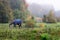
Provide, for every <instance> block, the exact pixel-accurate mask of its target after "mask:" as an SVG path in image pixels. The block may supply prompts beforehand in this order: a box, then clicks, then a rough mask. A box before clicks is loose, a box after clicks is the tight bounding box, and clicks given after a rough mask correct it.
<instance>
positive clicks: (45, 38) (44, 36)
mask: <svg viewBox="0 0 60 40" xmlns="http://www.w3.org/2000/svg"><path fill="white" fill-rule="evenodd" d="M41 40H52V39H51V35H49V34H47V33H43V34H41Z"/></svg>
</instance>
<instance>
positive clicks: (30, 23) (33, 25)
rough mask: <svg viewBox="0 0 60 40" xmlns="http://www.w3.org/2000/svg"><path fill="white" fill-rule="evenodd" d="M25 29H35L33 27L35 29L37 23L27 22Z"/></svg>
mask: <svg viewBox="0 0 60 40" xmlns="http://www.w3.org/2000/svg"><path fill="white" fill-rule="evenodd" d="M25 27H28V28H33V27H35V21H34V20H28V21H27V22H26V25H25Z"/></svg>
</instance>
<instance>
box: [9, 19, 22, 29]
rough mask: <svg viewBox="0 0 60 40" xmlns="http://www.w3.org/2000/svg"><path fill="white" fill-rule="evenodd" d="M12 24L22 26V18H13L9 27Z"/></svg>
mask: <svg viewBox="0 0 60 40" xmlns="http://www.w3.org/2000/svg"><path fill="white" fill-rule="evenodd" d="M12 24H13V25H14V27H16V25H18V26H19V28H20V27H21V26H22V20H21V19H15V20H13V21H12V22H11V23H10V24H9V27H10V26H11V25H12Z"/></svg>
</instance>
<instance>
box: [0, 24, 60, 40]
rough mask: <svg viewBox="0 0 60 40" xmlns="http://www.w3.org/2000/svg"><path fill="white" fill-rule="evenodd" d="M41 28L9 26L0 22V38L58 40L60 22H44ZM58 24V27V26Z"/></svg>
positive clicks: (3, 39) (8, 39)
mask: <svg viewBox="0 0 60 40" xmlns="http://www.w3.org/2000/svg"><path fill="white" fill-rule="evenodd" d="M45 25H46V26H45V27H44V29H41V28H34V29H33V30H32V29H31V28H29V29H27V28H20V29H19V28H12V29H11V28H9V27H8V24H3V26H2V24H0V40H60V23H58V24H45ZM58 26H59V27H58Z"/></svg>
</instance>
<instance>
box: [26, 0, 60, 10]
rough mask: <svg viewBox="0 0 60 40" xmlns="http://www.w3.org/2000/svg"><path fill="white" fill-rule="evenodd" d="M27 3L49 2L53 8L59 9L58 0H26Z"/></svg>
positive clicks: (59, 3)
mask: <svg viewBox="0 0 60 40" xmlns="http://www.w3.org/2000/svg"><path fill="white" fill-rule="evenodd" d="M26 2H27V3H28V4H31V3H37V4H45V5H46V4H49V5H53V6H54V8H55V10H56V11H57V10H60V0H26Z"/></svg>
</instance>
